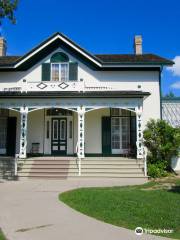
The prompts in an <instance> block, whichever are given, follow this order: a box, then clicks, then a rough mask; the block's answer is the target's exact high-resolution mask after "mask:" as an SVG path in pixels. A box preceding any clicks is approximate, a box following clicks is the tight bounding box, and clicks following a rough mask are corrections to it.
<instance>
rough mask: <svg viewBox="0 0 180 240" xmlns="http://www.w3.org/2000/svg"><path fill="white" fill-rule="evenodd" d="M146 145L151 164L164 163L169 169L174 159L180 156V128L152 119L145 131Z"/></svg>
mask: <svg viewBox="0 0 180 240" xmlns="http://www.w3.org/2000/svg"><path fill="white" fill-rule="evenodd" d="M144 145H145V146H146V147H147V148H148V150H149V161H150V162H151V163H157V162H164V163H165V164H166V167H167V168H168V166H170V163H171V159H172V157H176V156H178V154H179V149H180V128H173V127H171V126H170V125H169V124H168V123H167V122H166V121H164V120H153V119H151V120H150V121H149V122H148V123H147V127H146V129H145V130H144Z"/></svg>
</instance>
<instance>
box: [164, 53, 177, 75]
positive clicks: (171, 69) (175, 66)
mask: <svg viewBox="0 0 180 240" xmlns="http://www.w3.org/2000/svg"><path fill="white" fill-rule="evenodd" d="M173 61H174V62H175V64H174V65H173V66H172V67H167V70H169V71H171V72H172V74H173V75H174V76H180V56H176V57H175V58H174V59H173Z"/></svg>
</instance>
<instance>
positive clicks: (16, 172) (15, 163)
mask: <svg viewBox="0 0 180 240" xmlns="http://www.w3.org/2000/svg"><path fill="white" fill-rule="evenodd" d="M18 159H19V154H16V155H15V158H14V176H15V177H17V175H18Z"/></svg>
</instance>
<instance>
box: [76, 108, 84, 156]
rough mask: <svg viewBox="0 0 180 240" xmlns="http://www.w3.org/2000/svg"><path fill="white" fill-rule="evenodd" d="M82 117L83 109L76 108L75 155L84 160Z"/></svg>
mask: <svg viewBox="0 0 180 240" xmlns="http://www.w3.org/2000/svg"><path fill="white" fill-rule="evenodd" d="M84 116H85V108H84V107H83V106H81V107H78V149H77V155H78V158H79V159H82V158H84Z"/></svg>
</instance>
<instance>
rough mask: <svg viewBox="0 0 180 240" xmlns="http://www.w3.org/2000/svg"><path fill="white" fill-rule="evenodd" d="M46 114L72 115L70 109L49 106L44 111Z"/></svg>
mask: <svg viewBox="0 0 180 240" xmlns="http://www.w3.org/2000/svg"><path fill="white" fill-rule="evenodd" d="M46 115H47V116H72V111H70V110H66V109H62V108H50V109H47V111H46Z"/></svg>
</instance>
